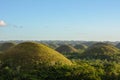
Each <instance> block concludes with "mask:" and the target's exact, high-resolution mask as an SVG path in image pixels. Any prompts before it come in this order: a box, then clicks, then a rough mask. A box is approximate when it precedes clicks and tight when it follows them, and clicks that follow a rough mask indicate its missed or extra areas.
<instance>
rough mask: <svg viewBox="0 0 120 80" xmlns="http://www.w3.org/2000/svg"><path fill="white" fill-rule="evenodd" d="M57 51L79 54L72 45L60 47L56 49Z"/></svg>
mask: <svg viewBox="0 0 120 80" xmlns="http://www.w3.org/2000/svg"><path fill="white" fill-rule="evenodd" d="M56 51H58V52H60V53H73V52H77V50H76V49H75V48H74V47H72V46H70V45H61V46H60V47H58V48H57V49H56Z"/></svg>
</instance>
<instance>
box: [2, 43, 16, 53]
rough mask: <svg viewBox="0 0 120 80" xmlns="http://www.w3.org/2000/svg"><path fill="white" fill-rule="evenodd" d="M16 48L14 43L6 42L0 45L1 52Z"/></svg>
mask: <svg viewBox="0 0 120 80" xmlns="http://www.w3.org/2000/svg"><path fill="white" fill-rule="evenodd" d="M13 46H15V43H12V42H6V43H2V44H1V45H0V51H7V50H8V49H9V48H11V47H13Z"/></svg>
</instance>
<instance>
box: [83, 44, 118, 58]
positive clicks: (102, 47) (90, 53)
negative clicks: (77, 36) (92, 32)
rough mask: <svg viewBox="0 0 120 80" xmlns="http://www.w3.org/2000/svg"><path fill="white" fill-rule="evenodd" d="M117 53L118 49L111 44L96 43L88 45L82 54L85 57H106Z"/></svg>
mask: <svg viewBox="0 0 120 80" xmlns="http://www.w3.org/2000/svg"><path fill="white" fill-rule="evenodd" d="M118 53H119V49H118V48H116V47H114V46H113V45H111V44H107V43H96V44H94V45H92V46H90V47H89V48H88V49H87V50H86V51H85V52H84V53H83V55H82V57H86V58H99V59H108V58H110V57H112V56H113V55H116V54H118Z"/></svg>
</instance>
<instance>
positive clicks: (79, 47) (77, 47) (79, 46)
mask: <svg viewBox="0 0 120 80" xmlns="http://www.w3.org/2000/svg"><path fill="white" fill-rule="evenodd" d="M74 48H76V49H81V50H84V49H87V46H86V45H84V44H76V45H75V46H74Z"/></svg>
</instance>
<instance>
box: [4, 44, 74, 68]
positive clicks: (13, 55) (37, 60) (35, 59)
mask: <svg viewBox="0 0 120 80" xmlns="http://www.w3.org/2000/svg"><path fill="white" fill-rule="evenodd" d="M2 61H3V62H4V64H7V65H10V66H11V67H18V66H20V67H21V68H33V67H34V66H36V65H40V66H52V65H71V64H72V63H71V61H70V60H68V59H67V58H65V57H64V56H63V55H61V54H60V53H58V52H57V51H55V50H53V49H51V48H49V47H47V46H45V45H43V44H38V43H34V42H24V43H20V44H18V45H16V46H15V47H13V48H11V49H10V50H8V51H7V52H6V53H4V55H3V56H2Z"/></svg>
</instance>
